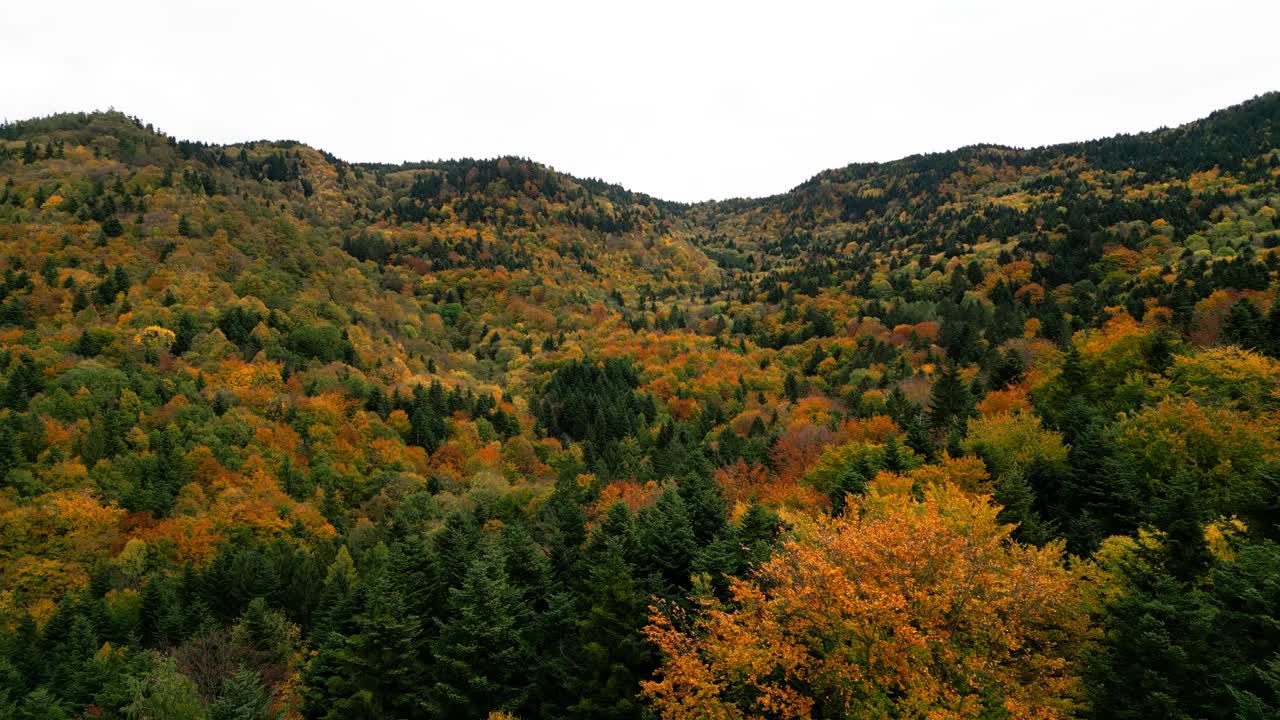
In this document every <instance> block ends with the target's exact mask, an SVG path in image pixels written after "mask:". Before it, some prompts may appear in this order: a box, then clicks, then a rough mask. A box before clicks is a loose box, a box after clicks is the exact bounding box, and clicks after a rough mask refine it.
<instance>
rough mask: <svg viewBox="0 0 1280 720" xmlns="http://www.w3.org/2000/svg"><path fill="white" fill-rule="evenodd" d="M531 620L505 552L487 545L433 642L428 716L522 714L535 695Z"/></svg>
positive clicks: (452, 595) (454, 594)
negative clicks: (509, 573) (532, 689)
mask: <svg viewBox="0 0 1280 720" xmlns="http://www.w3.org/2000/svg"><path fill="white" fill-rule="evenodd" d="M529 621H530V617H529V612H528V608H527V607H526V605H525V604H524V601H523V600H522V599H521V597H520V592H519V590H518V589H516V588H515V587H513V586H512V585H511V583H510V581H509V579H508V577H507V573H506V570H505V569H504V568H503V558H502V553H501V551H500V550H499V548H498V547H497V545H496V544H494V543H493V542H492V541H486V542H485V543H484V544H483V545H482V547H481V549H480V551H479V552H478V553H477V555H476V557H475V558H474V559H473V560H472V562H471V565H470V566H469V567H468V568H467V572H466V575H465V577H464V578H463V580H462V583H461V585H460V586H458V587H455V588H451V589H450V591H449V609H448V612H447V613H446V615H445V618H444V619H443V620H442V621H441V622H440V624H439V633H438V636H437V638H436V640H435V641H434V642H433V643H432V651H433V656H434V663H433V665H432V673H433V677H434V680H433V682H431V684H430V686H429V688H428V691H427V710H428V712H429V713H430V714H431V715H432V716H433V717H439V718H464V719H465V718H475V719H477V720H479V719H481V718H484V717H485V716H486V715H487V714H488V713H489V712H490V711H493V710H504V711H508V712H516V711H518V710H519V709H520V708H521V707H522V706H523V704H524V703H525V701H526V699H527V697H528V695H529V691H530V677H529V673H530V669H531V664H532V653H531V652H530V648H529V644H528V638H527V637H526V636H525V633H526V631H527V627H528V623H529Z"/></svg>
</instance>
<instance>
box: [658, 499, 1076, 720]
mask: <svg viewBox="0 0 1280 720" xmlns="http://www.w3.org/2000/svg"><path fill="white" fill-rule="evenodd" d="M852 502H853V503H854V504H853V505H852V506H851V507H850V509H849V511H847V512H845V513H844V514H843V515H841V516H839V517H836V518H830V517H826V516H822V517H820V518H818V519H817V520H815V521H814V522H813V524H812V525H811V526H801V527H800V528H799V529H798V530H797V531H796V535H795V537H794V538H793V539H791V540H789V541H788V542H787V543H785V545H784V546H783V547H782V549H780V550H779V551H778V552H777V553H776V554H775V555H774V556H773V558H772V559H771V560H769V561H768V562H766V563H765V564H764V565H762V566H760V568H759V569H758V570H757V571H756V572H755V574H754V575H753V576H752V577H750V578H748V579H743V580H734V581H733V582H732V585H731V594H732V602H731V603H730V604H727V605H723V604H720V603H719V602H718V601H716V600H715V599H712V598H710V597H709V596H708V597H705V598H703V599H701V600H699V602H698V606H697V607H696V609H695V610H694V611H693V612H692V613H691V614H690V613H686V612H683V611H681V610H680V609H679V608H678V607H676V606H672V607H669V608H655V609H654V612H653V615H652V618H651V622H650V624H649V626H648V627H647V628H646V633H647V635H648V637H649V639H650V640H651V641H652V642H654V643H655V644H656V645H657V647H658V648H659V649H660V650H661V651H662V654H663V656H664V661H663V665H662V667H661V669H660V670H659V672H658V673H657V675H656V677H655V679H654V680H652V681H649V682H646V683H644V692H645V693H646V694H647V695H648V697H649V698H650V700H651V701H652V702H653V703H654V705H655V707H656V709H657V710H658V711H659V712H660V713H661V715H662V717H664V718H667V719H669V720H693V719H694V718H698V719H700V720H715V719H724V720H729V719H737V718H742V719H746V718H805V719H807V718H815V717H826V718H831V717H840V718H853V719H858V718H867V719H870V718H877V719H879V718H887V717H893V718H929V719H931V720H932V719H939V720H940V719H942V718H956V719H960V718H980V717H1009V718H1015V719H1016V718H1027V719H1032V718H1034V719H1037V720H1053V719H1054V718H1065V717H1070V716H1071V715H1072V714H1073V712H1074V711H1075V710H1076V709H1077V695H1078V692H1079V689H1080V684H1079V680H1078V678H1077V676H1076V671H1075V667H1074V661H1075V659H1076V658H1077V657H1078V656H1079V653H1080V651H1081V650H1082V646H1083V643H1084V642H1086V640H1087V638H1089V637H1090V636H1091V631H1090V627H1089V623H1088V603H1087V602H1086V601H1085V600H1084V599H1083V597H1082V593H1081V592H1080V589H1079V579H1078V577H1077V575H1076V574H1075V573H1074V572H1073V571H1071V570H1068V569H1066V568H1064V564H1063V553H1062V547H1061V545H1057V544H1054V545H1050V546H1048V547H1044V548H1036V547H1032V546H1023V545H1019V544H1017V543H1015V542H1013V541H1012V540H1011V539H1010V536H1009V533H1010V531H1011V527H1010V526H1007V525H1001V524H1000V523H998V522H997V521H996V512H997V508H995V507H993V506H991V505H990V504H989V503H988V502H987V500H986V498H985V497H982V496H974V495H969V494H967V493H964V492H963V491H961V490H959V489H958V488H956V487H955V486H954V485H951V484H944V485H942V486H931V487H926V488H925V489H924V492H923V500H920V501H916V500H913V499H912V498H911V496H910V495H907V494H901V493H892V494H883V495H882V494H878V493H877V492H876V491H875V488H874V486H873V488H872V491H871V492H870V494H869V495H868V496H866V497H864V498H860V499H856V500H853V501H852Z"/></svg>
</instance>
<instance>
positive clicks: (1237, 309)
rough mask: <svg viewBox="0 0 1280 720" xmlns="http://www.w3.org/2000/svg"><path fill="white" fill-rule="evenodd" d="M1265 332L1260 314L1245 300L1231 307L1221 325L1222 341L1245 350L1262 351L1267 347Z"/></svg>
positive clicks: (1256, 308)
mask: <svg viewBox="0 0 1280 720" xmlns="http://www.w3.org/2000/svg"><path fill="white" fill-rule="evenodd" d="M1267 330H1268V328H1267V323H1266V320H1265V319H1264V318H1263V316H1262V312H1261V311H1260V310H1258V306H1257V305H1254V304H1253V302H1252V301H1250V300H1248V299H1247V298H1246V299H1244V300H1241V301H1239V302H1237V303H1236V304H1235V305H1232V306H1231V312H1230V313H1228V314H1227V319H1226V321H1225V322H1224V323H1223V325H1222V339H1223V341H1224V342H1227V343H1231V344H1233V345H1239V346H1240V347H1242V348H1245V349H1247V350H1263V349H1265V348H1266V347H1267V345H1268V337H1267V336H1268V332H1267Z"/></svg>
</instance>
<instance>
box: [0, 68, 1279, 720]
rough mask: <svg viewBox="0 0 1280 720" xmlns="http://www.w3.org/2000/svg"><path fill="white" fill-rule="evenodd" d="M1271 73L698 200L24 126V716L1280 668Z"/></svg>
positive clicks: (1102, 681)
mask: <svg viewBox="0 0 1280 720" xmlns="http://www.w3.org/2000/svg"><path fill="white" fill-rule="evenodd" d="M1278 212H1280V93H1272V94H1268V95H1263V96H1260V97H1256V98H1254V99H1252V100H1249V101H1247V102H1244V103H1242V104H1240V105H1237V106H1234V107H1231V108H1227V109H1224V110H1220V111H1218V112H1215V113H1213V114H1212V115H1209V116H1208V117H1206V118H1204V119H1202V120H1199V121H1196V122H1193V123H1190V124H1188V125H1184V126H1180V127H1176V128H1164V129H1160V130H1155V131H1152V132H1147V133H1141V134H1136V135H1124V136H1116V137H1112V138H1107V139H1101V140H1093V141H1087V142H1079V143H1071V144H1066V145H1057V146H1051V147H1043V148H1033V149H1022V148H1011V147H1001V146H974V147H967V148H962V149H959V150H956V151H952V152H946V153H936V154H930V155H919V156H912V157H908V158H904V159H902V160H898V161H895V162H890V163H880V164H859V165H850V166H847V167H844V168H840V169H835V170H830V171H826V172H823V173H820V174H818V175H817V176H815V177H814V178H812V179H811V180H809V181H808V182H805V183H803V184H801V185H800V186H798V187H796V188H794V189H793V190H791V191H789V192H786V193H783V194H780V195H776V196H773V197H767V198H758V199H740V200H730V201H720V202H706V203H698V204H681V203H673V202H667V201H663V200H660V199H657V198H653V197H650V196H647V195H644V194H642V193H637V192H632V191H629V190H627V189H624V188H622V187H620V186H618V185H613V184H609V183H607V182H603V181H600V180H594V179H582V178H575V177H572V176H569V175H566V174H564V173H560V172H557V171H555V170H553V169H552V168H549V167H547V166H544V165H541V164H538V163H537V162H534V161H532V160H529V159H526V158H519V157H502V158H496V159H491V160H473V159H460V160H455V161H448V162H422V163H405V164H401V165H389V164H362V163H352V162H347V161H344V160H342V159H340V158H338V157H336V156H334V155H332V154H330V153H328V152H325V151H322V150H319V149H316V148H312V147H309V146H307V145H305V144H302V143H300V142H293V141H257V142H246V143H241V144H235V145H213V144H207V143H202V142H196V141H189V140H180V139H177V138H174V137H171V136H169V135H168V134H166V133H165V132H164V131H162V130H160V129H159V128H156V127H153V126H152V125H150V124H147V123H146V122H145V121H144V120H141V119H138V118H134V117H130V116H128V115H125V114H123V113H120V112H116V111H109V112H93V113H72V114H61V115H54V116H49V117H43V118H35V119H30V120H25V121H19V122H13V123H8V124H4V125H0V273H2V279H0V720H71V719H81V718H107V719H128V720H301V719H307V720H313V719H314V720H319V719H325V720H346V719H353V720H360V719H368V720H374V719H383V718H386V719H400V720H408V719H416V718H428V719H430V718H450V719H459V720H466V719H472V718H474V719H476V720H542V719H545V720H561V719H563V720H570V719H573V720H595V719H599V720H658V719H662V720H695V719H708V720H739V719H741V720H748V719H761V720H764V719H778V720H781V719H784V718H794V719H804V720H810V719H834V718H851V719H865V720H872V719H882V718H904V719H906V718H919V719H921V720H925V719H928V720H944V719H949V720H964V719H973V720H979V719H981V720H1065V719H1068V718H1080V719H1081V720H1109V719H1116V720H1129V719H1132V720H1139V719H1168V720H1266V719H1270V718H1277V717H1280V297H1278V296H1280V221H1278V220H1277V213H1278Z"/></svg>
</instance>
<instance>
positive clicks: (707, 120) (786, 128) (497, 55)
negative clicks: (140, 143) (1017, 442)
mask: <svg viewBox="0 0 1280 720" xmlns="http://www.w3.org/2000/svg"><path fill="white" fill-rule="evenodd" d="M5 5H6V7H5V8H4V9H3V12H0V23H2V24H3V26H4V28H3V31H2V32H0V117H4V118H8V119H9V120H17V119H22V118H27V117H31V116H34V115H46V114H49V113H52V112H58V111H64V110H91V109H106V108H107V107H109V106H114V107H115V108H116V109H118V110H123V111H125V112H127V113H129V114H131V115H136V116H138V117H140V118H142V119H143V120H144V121H147V122H152V123H154V124H156V125H157V126H158V127H160V128H162V129H163V130H164V131H166V132H168V133H170V134H173V135H177V136H178V137H181V138H189V139H198V140H206V141H214V142H236V141H241V140H253V139H262V138H267V139H283V138H288V139H296V140H300V141H303V142H306V143H308V144H310V145H314V146H317V147H321V148H323V149H325V150H328V151H330V152H333V153H334V154H336V155H338V156H339V157H342V158H344V159H347V160H352V161H387V162H399V161H403V160H429V159H438V158H453V157H493V156H496V155H505V154H511V155H521V156H525V157H529V158H532V159H534V160H538V161H540V162H544V163H547V164H549V165H552V166H554V167H555V168H557V169H559V170H563V171H565V172H569V173H572V174H575V175H579V176H592V177H600V178H602V179H605V180H609V181H613V182H618V183H621V184H623V185H625V186H627V187H629V188H632V189H634V190H639V191H643V192H647V193H650V194H653V195H656V196H659V197H662V198H666V199H671V200H702V199H708V198H723V197H733V196H758V195H767V194H772V193H777V192H782V191H785V190H787V189H788V188H791V187H793V186H795V185H796V184H798V183H800V182H802V181H804V180H805V179H807V178H809V177H811V176H812V175H814V174H815V173H817V172H818V171H821V170H823V169H826V168H830V167H838V166H842V165H845V164H847V163H850V162H859V161H872V160H890V159H894V158H897V157H901V156H903V155H909V154H912V153H916V152H928V151H934V150H947V149H952V148H955V147H959V146H962V145H967V144H972V143H975V142H998V143H1001V144H1006V145H1020V146H1029V145H1041V144H1046V143H1053V142H1062V141H1068V140H1077V139H1088V138H1093V137H1098V136H1105V135H1111V134H1114V133H1116V132H1131V131H1138V130H1144V129H1153V128H1155V127H1158V126H1161V125H1175V124H1178V123H1182V122H1186V121H1188V120H1192V119H1195V118H1198V117H1201V116H1203V115H1206V114H1208V113H1209V112H1210V111H1212V110H1214V109H1217V108H1220V107H1223V106H1226V105H1230V104H1234V103H1236V102H1240V101H1242V100H1245V99H1247V98H1249V97H1252V96H1253V95H1256V94H1259V93H1261V92H1265V91H1268V90H1277V89H1280V51H1277V49H1276V48H1277V39H1278V38H1280V34H1278V33H1280V2H1277V1H1276V0H1270V1H1266V0H1262V1H1255V2H1243V1H1240V0H1214V1H1213V2H1209V1H1207V0H1199V1H1197V2H1183V1H1181V0H1152V1H1146V0H1140V1H1130V0H1107V1H1102V2H1099V1H1098V0H1061V1H1060V2H1045V1H1044V0H1015V1H1010V2H1003V1H1001V2H996V1H986V2H960V1H953V2H926V1H920V0H912V1H910V2H905V1H904V2H883V3H871V2H861V1H858V0H850V1H848V2H842V3H829V4H828V3H812V2H800V1H797V0H790V1H784V0H779V2H775V3H767V4H754V3H751V2H745V1H742V0H740V1H738V2H698V1H697V0H683V2H667V1H665V0H643V1H639V2H637V1H632V2H625V3H624V2H616V1H611V0H594V2H534V1H533V0H526V1H525V2H500V1H498V0H481V1H467V0H453V1H451V2H416V3H393V2H385V1H381V0H377V1H375V0H365V1H364V2H350V3H331V4H329V3H323V2H271V1H270V0H257V1H256V2H243V1H241V0H234V1H229V2H199V3H197V2H182V1H181V0H167V1H164V2H161V1H156V2H144V1H132V0H130V1H126V0H118V1H116V2H103V1H102V0H64V1H62V2H58V3H40V2H21V3H5Z"/></svg>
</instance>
